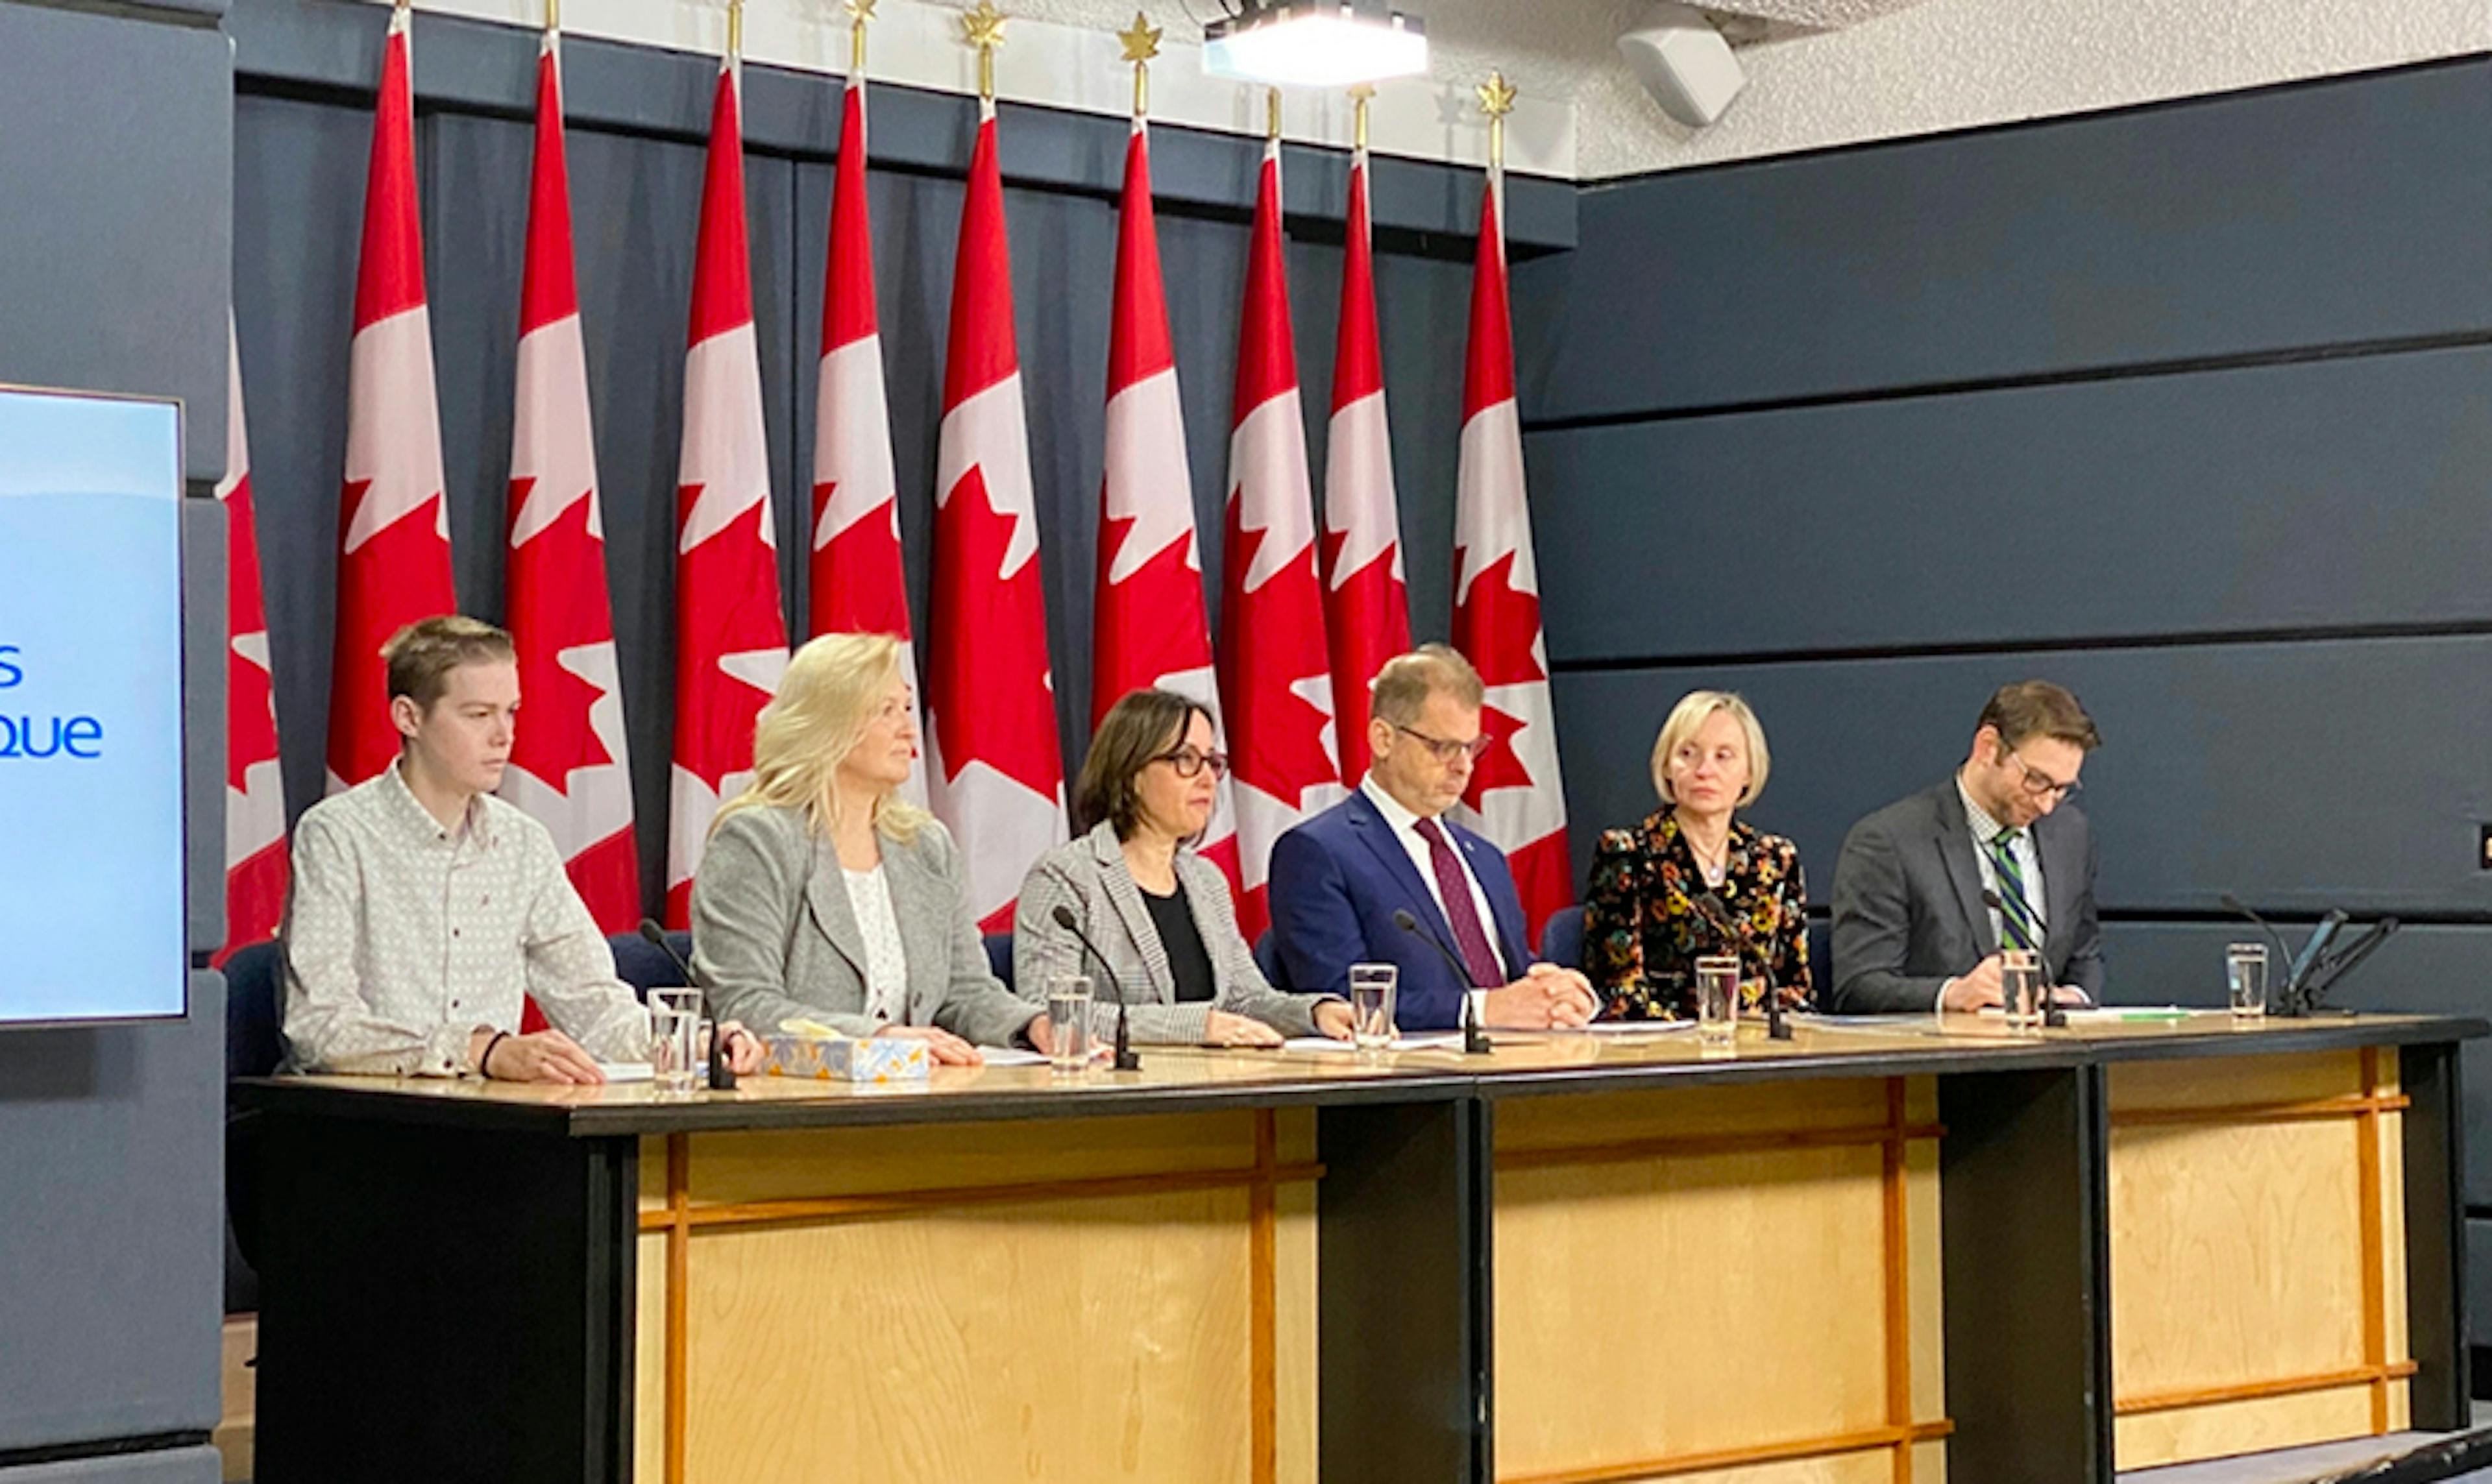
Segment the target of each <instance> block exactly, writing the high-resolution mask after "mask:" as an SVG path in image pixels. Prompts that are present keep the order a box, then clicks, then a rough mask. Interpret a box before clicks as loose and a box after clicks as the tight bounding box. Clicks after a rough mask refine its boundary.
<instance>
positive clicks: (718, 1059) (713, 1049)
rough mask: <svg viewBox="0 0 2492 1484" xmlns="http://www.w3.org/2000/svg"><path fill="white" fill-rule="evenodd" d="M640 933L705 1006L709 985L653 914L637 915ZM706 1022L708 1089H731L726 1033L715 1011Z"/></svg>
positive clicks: (702, 1006)
mask: <svg viewBox="0 0 2492 1484" xmlns="http://www.w3.org/2000/svg"><path fill="white" fill-rule="evenodd" d="M640 936H641V938H642V939H643V940H645V941H646V942H648V943H649V944H651V945H652V946H653V947H655V948H656V949H657V950H658V951H659V952H660V953H663V954H665V955H666V956H667V963H669V964H672V965H675V968H676V969H677V971H679V972H680V973H682V975H683V976H684V983H686V984H687V985H690V986H691V987H692V988H694V989H696V990H698V991H700V995H701V1008H702V1009H704V1010H707V1009H709V1008H710V1003H709V986H708V985H706V984H704V983H702V982H701V977H700V975H698V974H697V973H694V972H693V966H692V965H690V964H688V963H686V962H685V961H684V956H683V955H682V954H679V953H677V952H675V945H674V944H672V943H669V942H667V930H666V929H664V928H661V927H659V926H658V920H657V919H656V918H654V917H643V918H641V919H640ZM709 1024H710V1046H709V1086H710V1090H711V1091H712V1092H733V1091H734V1090H735V1068H734V1067H733V1066H732V1065H730V1064H729V1063H728V1061H727V1035H726V1033H725V1032H724V1031H723V1030H721V1029H720V1028H719V1024H718V1017H717V1015H716V1014H712V1015H711V1016H710V1022H709Z"/></svg>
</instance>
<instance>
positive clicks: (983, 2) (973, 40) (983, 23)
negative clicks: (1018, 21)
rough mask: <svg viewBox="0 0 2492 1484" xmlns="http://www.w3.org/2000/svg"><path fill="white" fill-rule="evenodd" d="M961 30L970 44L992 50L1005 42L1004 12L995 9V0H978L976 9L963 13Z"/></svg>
mask: <svg viewBox="0 0 2492 1484" xmlns="http://www.w3.org/2000/svg"><path fill="white" fill-rule="evenodd" d="M961 30H962V32H963V34H964V38H965V39H966V40H967V42H968V44H969V45H972V46H975V47H977V48H978V49H979V50H980V51H988V50H992V49H993V48H994V47H997V46H1000V45H1003V44H1004V13H1003V12H1001V11H999V10H996V9H995V0H978V8H977V9H976V10H974V11H964V12H963V13H962V14H961Z"/></svg>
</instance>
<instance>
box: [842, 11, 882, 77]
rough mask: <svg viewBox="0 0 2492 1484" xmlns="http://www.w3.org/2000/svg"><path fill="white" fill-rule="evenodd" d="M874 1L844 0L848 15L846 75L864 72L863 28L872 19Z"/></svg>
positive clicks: (853, 75) (852, 75)
mask: <svg viewBox="0 0 2492 1484" xmlns="http://www.w3.org/2000/svg"><path fill="white" fill-rule="evenodd" d="M874 7H875V0H845V7H844V8H845V10H846V11H847V13H848V75H849V76H851V77H855V76H858V75H861V74H863V73H864V72H865V26H866V22H867V21H870V20H872V19H874Z"/></svg>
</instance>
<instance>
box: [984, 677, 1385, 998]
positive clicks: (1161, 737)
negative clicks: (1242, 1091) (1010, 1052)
mask: <svg viewBox="0 0 2492 1484" xmlns="http://www.w3.org/2000/svg"><path fill="white" fill-rule="evenodd" d="M1228 771H1229V758H1228V756H1227V755H1226V754H1224V753H1222V752H1220V751H1219V741H1218V739H1217V738H1216V737H1215V736H1214V735H1213V733H1212V727H1211V713H1210V712H1208V711H1207V710H1205V709H1204V708H1203V707H1202V706H1201V704H1200V703H1198V702H1196V701H1194V700H1191V699H1189V698H1187V697H1183V696H1178V695H1175V694H1174V693H1172V692H1169V691H1135V692H1132V693H1130V694H1128V695H1127V696H1125V697H1123V698H1122V699H1120V700H1118V701H1117V702H1116V703H1115V704H1114V705H1113V706H1112V707H1110V708H1109V710H1108V714H1107V716H1106V717H1104V718H1102V719H1101V721H1100V723H1099V729H1098V731H1097V733H1096V734H1095V735H1093V736H1092V737H1091V739H1090V752H1089V756H1088V757H1085V758H1084V759H1083V764H1082V777H1081V780H1080V781H1079V783H1078V784H1077V785H1076V786H1075V789H1074V796H1073V817H1074V821H1075V827H1076V828H1078V829H1082V830H1084V831H1086V833H1084V834H1082V835H1080V836H1078V837H1077V838H1076V839H1074V840H1073V841H1072V843H1070V844H1068V845H1063V846H1057V847H1056V848H1055V849H1054V850H1053V851H1051V852H1049V853H1048V854H1047V855H1045V856H1043V857H1041V858H1040V860H1039V862H1038V864H1037V865H1035V866H1033V867H1031V868H1030V872H1029V875H1028V876H1026V877H1025V878H1024V879H1023V881H1022V884H1021V904H1020V905H1019V907H1018V908H1017V909H1016V910H1015V911H1014V914H1013V981H1014V984H1015V987H1016V988H1017V989H1018V990H1019V991H1020V992H1021V994H1022V995H1023V997H1024V998H1026V999H1029V1000H1032V1001H1035V1002H1037V1003H1041V1004H1044V1003H1045V1002H1046V998H1047V987H1048V981H1049V980H1051V979H1053V978H1055V977H1057V976H1059V975H1065V974H1082V975H1085V976H1088V977H1089V978H1090V979H1091V981H1092V986H1091V993H1092V995H1093V998H1094V1004H1095V1006H1096V1013H1098V1014H1099V1015H1100V1016H1101V1017H1102V1024H1105V1022H1106V1019H1107V1018H1108V1017H1109V1016H1111V1015H1112V1013H1113V1006H1114V1004H1115V1002H1116V996H1117V994H1119V993H1121V994H1124V995H1125V996H1126V997H1127V998H1128V1000H1129V1002H1130V1003H1131V1005H1132V1009H1131V1010H1130V1012H1129V1014H1130V1016H1131V1027H1130V1028H1131V1034H1132V1037H1133V1039H1134V1040H1135V1041H1137V1042H1159V1043H1162V1044H1180V1045H1201V1046H1278V1045H1279V1044H1280V1043H1281V1039H1282V1038H1283V1037H1284V1036H1303V1035H1310V1034H1320V1035H1326V1036H1331V1037H1334V1038H1335V1039H1341V1040H1346V1039H1348V1038H1349V1036H1350V1006H1349V1005H1348V1004H1347V1003H1345V1002H1344V1001H1342V1000H1340V999H1338V998H1335V997H1332V996H1330V995H1322V996H1317V995H1304V994H1285V993H1283V992H1282V991H1279V990H1276V989H1274V988H1272V986H1271V985H1269V984H1268V983H1266V982H1265V981H1264V979H1263V974H1262V971H1261V969H1259V968H1257V967H1256V966H1255V955H1254V953H1253V952H1252V951H1251V950H1249V949H1248V947H1247V946H1246V939H1245V937H1244V936H1243V935H1241V934H1240V933H1239V932H1238V930H1237V913H1236V908H1235V907H1234V905H1232V904H1231V901H1230V898H1229V881H1228V878H1227V877H1225V876H1222V875H1221V874H1220V869H1219V868H1218V867H1216V866H1214V865H1212V864H1211V863H1210V862H1209V861H1207V860H1204V859H1203V858H1202V857H1201V855H1199V854H1197V853H1196V852H1195V849H1194V842H1195V841H1196V840H1197V839H1199V838H1200V837H1201V834H1202V830H1203V826H1204V825H1206V824H1208V823H1209V822H1210V820H1211V809H1212V803H1213V800H1214V798H1215V797H1216V796H1217V794H1218V792H1219V788H1220V780H1221V778H1222V777H1223V776H1224V775H1226V774H1227V773H1228ZM1059 906H1069V907H1071V908H1072V910H1073V914H1074V917H1075V920H1076V921H1078V922H1079V923H1080V924H1081V928H1082V932H1083V934H1086V935H1088V936H1089V939H1090V941H1091V943H1093V944H1095V945H1096V946H1097V948H1098V950H1099V952H1100V953H1101V954H1103V955H1105V956H1106V958H1107V960H1108V964H1107V965H1106V966H1105V968H1104V969H1103V967H1102V965H1099V964H1098V962H1097V961H1096V960H1094V959H1092V958H1091V957H1090V956H1089V954H1088V953H1086V952H1085V951H1084V950H1083V945H1082V940H1081V938H1079V937H1077V936H1075V935H1073V934H1072V933H1070V932H1067V931H1066V930H1065V929H1064V928H1063V927H1061V926H1060V925H1058V924H1057V922H1056V921H1055V912H1056V908H1057V907H1059ZM1106 976H1112V978H1113V981H1114V982H1113V984H1110V983H1106V982H1102V981H1103V978H1104V977H1106Z"/></svg>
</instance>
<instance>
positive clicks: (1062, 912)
mask: <svg viewBox="0 0 2492 1484" xmlns="http://www.w3.org/2000/svg"><path fill="white" fill-rule="evenodd" d="M1054 917H1055V925H1056V926H1057V927H1059V928H1062V929H1063V930H1064V931H1065V932H1067V933H1070V934H1072V935H1073V936H1074V937H1075V938H1076V939H1078V940H1079V941H1080V942H1081V944H1082V948H1083V952H1085V953H1087V954H1089V955H1090V957H1091V958H1093V959H1095V960H1097V961H1098V964H1099V970H1100V972H1101V973H1102V974H1104V975H1106V976H1107V981H1108V987H1109V988H1110V989H1112V990H1113V991H1115V992H1116V1056H1115V1060H1114V1061H1113V1062H1112V1063H1111V1065H1112V1066H1113V1067H1114V1068H1115V1069H1116V1070H1117V1071H1119V1072H1139V1071H1141V1070H1142V1057H1141V1055H1139V1054H1137V1053H1136V1052H1135V1051H1134V1038H1133V1032H1132V1028H1131V1026H1129V1025H1128V1024H1127V1023H1126V1020H1125V987H1124V985H1123V984H1121V983H1119V982H1118V981H1117V979H1116V970H1115V968H1114V967H1113V966H1112V965H1110V964H1109V963H1108V956H1107V955H1106V954H1104V953H1101V952H1100V951H1099V945H1098V944H1096V943H1094V942H1092V941H1090V935H1089V934H1087V933H1084V932H1083V931H1082V922H1081V919H1079V918H1077V917H1075V916H1074V915H1073V908H1072V907H1070V906H1068V905H1065V904H1063V903H1061V902H1059V903H1057V904H1055V913H1054Z"/></svg>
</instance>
